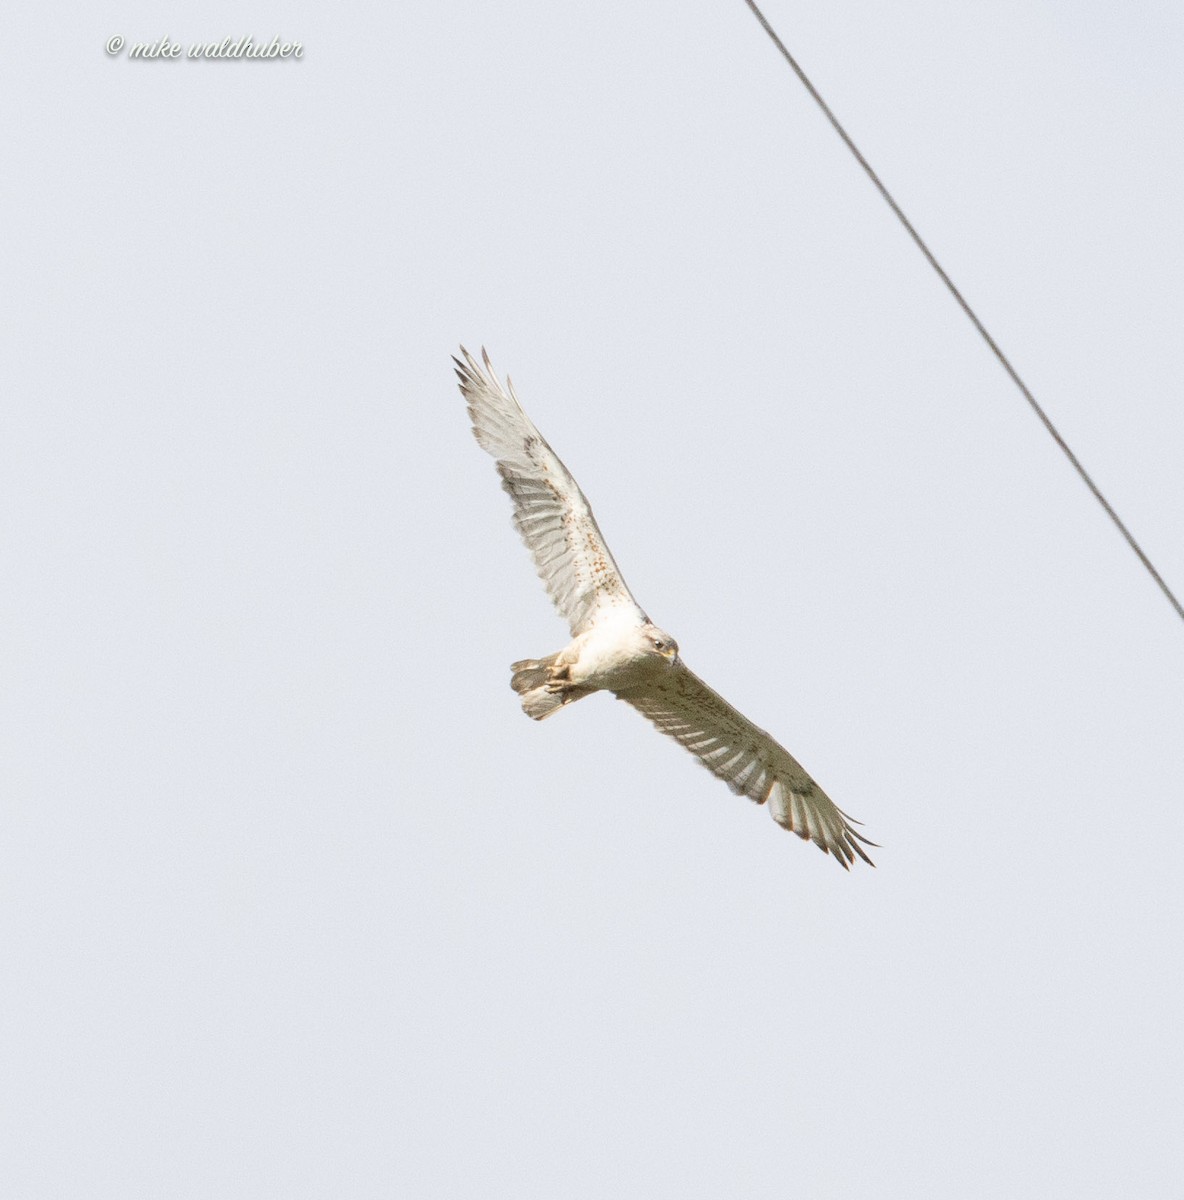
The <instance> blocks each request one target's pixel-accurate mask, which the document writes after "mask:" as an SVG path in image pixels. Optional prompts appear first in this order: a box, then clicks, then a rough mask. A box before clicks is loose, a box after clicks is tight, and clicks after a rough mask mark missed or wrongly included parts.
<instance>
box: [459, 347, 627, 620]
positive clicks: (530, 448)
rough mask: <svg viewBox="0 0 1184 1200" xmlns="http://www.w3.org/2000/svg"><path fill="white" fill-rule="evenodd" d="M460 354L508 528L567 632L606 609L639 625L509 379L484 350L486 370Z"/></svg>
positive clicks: (604, 550) (466, 391)
mask: <svg viewBox="0 0 1184 1200" xmlns="http://www.w3.org/2000/svg"><path fill="white" fill-rule="evenodd" d="M460 352H461V354H462V355H463V356H464V361H463V362H462V361H461V360H460V359H459V358H454V359H453V360H452V361H453V362H455V363H456V373H457V375H458V377H459V378H460V390H461V392H462V394H463V395H464V398H465V400H466V401H467V402H468V405H469V416H470V417H471V418H472V421H473V433H474V434H475V435H476V437H477V441H478V442H479V443H480V444H481V447H482V448H483V449H485V450H487V451H489V453H490V454H492V455H493V457H494V458H496V459H497V469H498V472H499V474H500V475H501V477H502V487H504V488H505V489H506V491H507V492H509V493H510V496H511V498H512V499H513V501H514V524H515V525H516V526H517V527H518V532H519V533H520V534H522V540H523V541H524V542H525V543H526V545H527V547H528V548H529V550H530V552H531V554H532V555H533V556H534V562H535V566H536V567H537V568H538V572H539V576H540V578H541V579H542V581H543V583H544V584H546V587H547V593H548V595H549V596H550V597H551V599H552V600H553V601H554V603H555V607H556V608H557V609H559V611H560V613H561V614H562V615H563V616H564V617H565V618H566V620H567V623H568V624H569V625H570V626H571V631H572V634H573V635H576V634H579V633H582V632H583V631H584V630H585V629H587V628H588V627H589V626H590V625H591V624H592V623H593V621H594V620H595V618H596V615H597V613H598V612H600V611H601V610H603V609H604V608H606V607H629V608H632V609H635V610H636V613H637V618H638V620H639V622H644V621H645V620H646V616H645V614H644V613H643V612H642V611H641V609H640V607H639V606H638V604H637V601H636V600H634V599H633V596H632V595H631V594H630V592H629V589H628V588H627V587H626V586H625V581H624V579H622V578H621V572H620V571H619V570H618V569H617V564H616V563H615V562H614V561H613V556H612V554H610V553H609V549H608V546H606V545H605V543H604V536H603V535H602V534H601V532H600V529H599V528H598V527H597V524H596V518H595V517H593V515H592V509H591V507H590V506H589V504H588V501H587V499H586V498H585V496H584V493H583V492H581V491H580V487H579V484H577V483H576V481H575V480H574V479H573V478H572V476H571V473H570V472H569V471H568V469H567V468H566V467H565V466H564V465H563V463H561V462H560V461H559V456H558V455H557V454H556V453H555V451H554V450H552V449H551V447H550V446H548V445H547V443H546V441H545V440H544V438H543V435H542V434H541V433H539V431H538V430H537V429H536V428H535V427H534V423H533V422H532V421H531V419H530V418H529V417H528V416H527V415H526V413H525V412H523V410H522V405H521V404H519V403H518V398H517V396H515V395H514V386H513V384H511V383H510V380H509V378H508V377H507V379H506V386H505V388H503V387H502V385H501V384H500V383H499V382H498V379H497V376H496V375H495V374H494V373H493V366H492V364H491V363H490V361H489V355H488V354H486V353H485V351H484V350H482V351H481V357H482V359H483V360H484V362H485V370H484V371H483V370H482V369H481V368H480V367H479V366H478V365H477V363H476V362H475V361H474V359H473V356H472V355H471V354H470V353H469V352H468V351H467V350H466V349H465V348H464V347H463V346H462V347H461V351H460Z"/></svg>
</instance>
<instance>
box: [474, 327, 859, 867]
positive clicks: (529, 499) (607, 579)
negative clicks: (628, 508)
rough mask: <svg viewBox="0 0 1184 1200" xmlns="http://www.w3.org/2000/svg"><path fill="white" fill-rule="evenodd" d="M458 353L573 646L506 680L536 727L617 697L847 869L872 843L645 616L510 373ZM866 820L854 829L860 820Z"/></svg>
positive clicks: (477, 415)
mask: <svg viewBox="0 0 1184 1200" xmlns="http://www.w3.org/2000/svg"><path fill="white" fill-rule="evenodd" d="M461 354H462V356H463V359H464V361H463V362H462V361H461V359H459V358H454V359H453V361H454V362H455V363H456V373H457V375H458V376H459V377H460V390H461V393H462V394H463V395H464V398H465V400H466V401H467V402H468V406H469V416H470V417H471V418H472V421H473V433H474V434H475V435H476V437H477V441H478V442H479V443H480V445H481V447H482V448H483V449H484V450H487V451H488V452H489V453H490V454H492V455H493V457H494V458H495V459H497V469H498V472H499V473H500V475H501V477H502V486H503V487H504V488H505V490H506V491H507V492H509V494H510V497H511V499H512V500H513V501H514V524H515V525H516V526H517V527H518V532H519V533H521V534H522V538H523V540H524V541H525V542H526V545H527V547H528V548H529V550H530V552H531V554H532V555H533V556H534V561H535V566H536V567H537V568H538V572H539V575H540V576H541V578H542V580H543V583H544V584H545V585H546V588H547V592H548V594H549V595H550V597H551V599H552V600H553V601H554V603H555V607H556V608H557V609H558V610H559V612H560V613H561V614H562V615H563V616H564V617H565V618H566V619H567V621H568V624H569V625H570V626H571V633H572V642H571V644H570V645H569V646H567V647H565V648H564V649H563V650H560V651H559V652H558V653H556V654H551V655H549V656H548V657H546V658H539V659H534V658H527V659H523V660H522V661H521V662H516V663H514V664H513V665H512V667H511V668H510V669H511V671H512V672H513V674H512V677H511V680H510V683H511V686H512V687H513V688H514V691H516V692H517V693H518V694H519V695H520V696H521V697H522V707H523V708H524V709H525V710H526V713H527V715H528V716H531V717H533V718H534V719H535V720H536V721H541V720H542V719H543V718H544V717H549V716H550V715H551V714H552V713H554V712H557V711H558V710H559V709H560V708H562V707H563V706H564V705H565V704H570V703H571V702H572V701H573V700H579V699H580V697H582V696H587V695H589V694H590V693H592V692H598V691H608V692H612V693H613V694H614V695H615V696H616V697H617V698H618V699H619V700H624V701H625V702H626V703H627V704H631V705H632V706H633V707H634V708H635V709H637V711H638V712H640V713H641V715H642V716H643V717H646V718H648V719H649V720H650V721H652V722H653V723H654V725H656V726H657V728H658V729H659V730H661V732H662V733H665V734H668V735H669V736H670V737H672V738H674V739H675V740H676V741H678V742H681V743H682V745H684V746H685V747H686V748H687V749H688V750H689V751H690V752H691V753H692V754H694V755H695V757H696V758H698V759H699V761H700V762H701V763H702V764H703V765H704V766H705V767H707V769H708V770H709V771H711V772H712V774H714V775H717V776H718V777H719V778H720V779H722V780H723V781H724V783H726V784H727V785H728V787H730V788H731V789H732V791H733V792H736V793H737V794H739V795H744V796H748V797H749V798H750V799H752V800H755V801H756V802H757V803H758V804H764V803H765V802H766V801H767V802H768V805H769V811H770V812H771V813H772V814H773V819H774V820H775V821H776V822H777V823H778V824H779V825H781V826H782V827H783V828H785V829H788V830H790V831H791V832H793V833H796V834H797V835H798V836H799V837H801V838H808V839H809V840H810V841H812V842H813V843H814V844H815V845H816V846H820V847H821V848H822V850H823V851H824V852H826V853H829V854H833V855H834V856H835V858H836V860H837V861H838V862H839V863H840V864H841V865H842V866H843V867H844V868H847V867H849V866H850V864H851V863H853V862H854V861H855V857H856V855H858V856H859V857H860V858H862V859H863V860H864V862H866V863H869V864H870V863H871V859H870V858H868V856H867V854H866V853H865V852H864V850H863V846H864V845H869V846H870V845H873V844H874V843H872V842H869V841H868V840H867V838H865V837H863V836H862V835H861V834H859V833H857V832H856V830H855V829H853V828H852V818H850V817H848V816H847V815H846V814H845V813H843V812H842V811H841V810H840V809H839V808H837V807H836V806H835V804H834V803H833V802H832V801H831V800H830V799H829V798H828V797H827V795H826V793H825V792H824V791H823V790H822V789H821V788H820V787H819V786H818V784H816V783H815V782H814V780H813V779H811V778H810V776H809V775H807V774H806V772H805V771H804V770H802V768H801V766H800V765H799V764H798V761H797V759H795V758H794V757H793V755H791V754H790V753H789V751H788V750H786V749H785V748H784V747H783V746H781V745H780V744H779V743H777V742H775V741H774V740H773V739H772V738H771V737H770V736H769V735H768V734H767V733H766V732H765V731H764V730H763V729H758V728H757V726H755V725H754V724H753V723H752V722H751V721H749V720H748V719H747V718H746V717H744V716H742V715H741V714H740V713H738V712H737V711H736V710H735V709H734V708H733V707H732V706H731V705H730V704H729V703H728V702H727V701H726V700H725V699H724V698H723V697H722V696H720V695H718V694H717V693H716V692H714V691H712V689H711V688H709V687H708V686H707V684H705V683H704V682H703V681H702V680H701V679H700V678H699V677H698V676H697V675H695V674H693V673H692V672H691V671H690V670H688V669H687V667H686V666H685V665H684V664H683V661H682V658H681V657H680V656H679V653H678V643H677V642H676V641H675V640H674V638H672V637H671V636H670V634H668V633H664V632H663V631H662V630H661V629H659V628H658V627H657V626H656V625H655V624H654V623H653V622H652V621H651V620H650V619H649V617H647V616H646V615H645V613H644V612H643V611H642V610H641V608H640V606H639V605H638V603H637V601H636V600H634V599H633V596H632V595H631V594H630V592H629V589H628V588H627V587H626V586H625V581H624V579H622V578H621V572H620V571H619V570H618V569H617V564H616V563H615V562H614V561H613V556H612V554H611V553H610V551H609V548H608V546H607V545H606V544H605V541H604V538H603V536H602V535H601V532H600V529H599V527H598V526H597V524H596V519H595V518H594V517H593V516H592V509H591V508H590V507H589V505H588V501H587V500H586V499H585V497H584V493H583V492H581V491H580V488H579V485H578V484H577V483H576V481H575V480H574V479H573V478H572V477H571V474H570V473H569V472H568V470H567V468H566V467H565V466H564V465H563V463H561V462H560V461H559V457H558V455H557V454H556V453H555V451H554V450H552V449H551V447H550V446H548V445H547V443H546V441H545V440H544V439H543V436H542V434H541V433H539V431H538V430H537V429H536V428H535V427H534V424H533V422H532V421H531V419H530V418H529V417H528V416H527V415H526V413H525V412H524V411H523V409H522V406H521V405H520V404H519V403H518V398H517V396H515V395H514V386H513V384H512V383H511V382H510V380H509V377H508V376H507V378H506V386H505V387H504V388H503V387H502V385H501V383H499V382H498V379H497V376H496V375H495V374H494V372H493V367H492V364H491V363H490V361H489V355H488V354H486V353H485V352H484V351H482V357H483V359H484V362H485V369H484V370H482V368H481V367H480V366H479V365H478V364H477V363H476V362H475V361H474V359H473V357H472V355H470V354H469V352H468V351H467V350H465V349H464V347H463V346H462V347H461ZM856 824H858V822H856Z"/></svg>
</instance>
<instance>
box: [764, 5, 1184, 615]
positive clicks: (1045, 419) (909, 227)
mask: <svg viewBox="0 0 1184 1200" xmlns="http://www.w3.org/2000/svg"><path fill="white" fill-rule="evenodd" d="M744 3H745V4H747V5H748V7H749V8H750V9H751V10H752V14H753V16H754V17H756V19H757V20H758V21H759V22H760V23H761V27H762V28H763V29H764V31H765V32H766V33H767V34H768V35H769V37H770V38H771V39H772V42H773V45H775V46H776V47H777V49H778V50H780V51H781V56H782V57H783V58H784V59H785V61H786V62H787V63H789V65H790V67H791V69H792V70H793V73H794V74H795V75H796V76H797V77H798V79H799V80H801V83H802V86H803V87H804V88H805V89H806V91H808V92H809V93H810V96H811V97H812V98H813V100H814V103H815V104H817V105H818V107H819V108H820V109H821V110H822V113H823V116H825V117H826V119H827V120H828V121H829V122H830V123H831V126H832V128H833V129H834V131H835V133H837V134H838V135H839V137H840V138H842V139H843V144H844V145H845V146H846V147H847V149H848V150H850V151H851V153H852V154H853V155H854V156H855V161H856V162H857V163H859V165H860V166H861V167H862V168H863V169H864V171H865V172H866V174H867V177H868V178H869V179H870V180H871V181H872V183H873V184H875V187H876V191H878V192H879V193H880V195H881V196H883V198H884V202H885V203H886V204H887V205H888V207H889V208H890V209H892V211H893V212H894V213H895V214H896V217H897V220H899V221H900V223H901V224H902V225H903V226H904V228H905V232H907V233H908V235H909V237H911V238H912V239H913V241H914V242H915V243H916V245H917V249H918V250H920V251H921V253H922V254H923V255H925V258H926V260H927V261H928V263H929V265H930V266H931V267H932V268H933V269H934V270H935V271H936V272H937V275H938V278H940V279H941V281H942V283H944V284H945V285H946V287H947V288H948V289H949V292H950V295H951V296H953V297H954V299H955V300H956V301H957V302H958V307H959V308H961V309H962V311H963V312H964V313H965V314H966V316H967V317H968V318H969V319H970V323H971V324H972V325H973V326H974V327H975V329H977V330H978V332H979V333H980V334H981V335H982V339H983V341H984V342H986V343H987V345H988V346H989V347H990V348H991V353H992V354H994V356H995V357H996V358H997V359H998V360H999V362H1000V365H1001V366H1002V367H1003V369H1004V370H1005V371H1006V372H1007V374H1008V375H1009V376H1010V377H1011V381H1012V383H1014V384H1015V386H1016V387H1017V388H1019V390H1020V394H1021V395H1022V396H1023V397H1024V399H1025V400H1027V402H1028V404H1029V405H1030V406H1031V408H1032V411H1033V412H1034V413H1035V414H1036V415H1037V417H1039V418H1040V423H1041V424H1042V425H1043V426H1044V428H1045V429H1047V430H1048V432H1049V435H1050V436H1051V437H1052V440H1053V441H1054V442H1056V444H1057V445H1058V446H1060V448H1061V450H1062V451H1063V452H1064V455H1065V457H1066V458H1067V459H1068V460H1069V462H1070V463H1071V464H1072V466H1073V469H1074V470H1075V471H1076V472H1077V474H1078V475H1080V476H1081V478H1082V480H1083V481H1084V483H1085V486H1086V487H1087V488H1089V490H1090V491H1091V492H1093V494H1094V499H1096V500H1097V502H1098V503H1099V504H1100V505H1101V506H1102V508H1104V509H1105V510H1106V515H1107V516H1109V518H1110V520H1111V521H1113V522H1114V524H1115V525H1116V526H1117V528H1118V532H1119V533H1121V534H1122V536H1123V537H1124V538H1126V541H1127V544H1128V545H1129V546H1130V548H1131V549H1132V550H1133V551H1134V552H1135V554H1136V555H1138V558H1139V561H1140V562H1141V563H1142V564H1143V566H1144V567H1146V568H1147V573H1148V574H1149V575H1150V576H1151V578H1152V579H1154V580H1155V582H1156V583H1157V584H1158V585H1159V588H1160V591H1162V592H1163V594H1164V595H1165V596H1166V597H1167V598H1168V603H1169V604H1171V606H1172V607H1173V608H1174V609H1175V610H1176V614H1177V616H1179V617H1180V619H1181V620H1184V607H1182V606H1181V604H1180V601H1179V600H1177V599H1176V597H1175V595H1174V594H1173V592H1172V589H1171V588H1170V587H1168V585H1167V583H1166V581H1165V580H1164V578H1163V576H1162V575H1160V573H1159V572H1158V571H1157V570H1156V569H1155V566H1154V564H1153V563H1152V562H1151V559H1149V558H1148V557H1147V555H1146V554H1145V553H1144V552H1143V548H1142V547H1141V546H1140V545H1139V543H1138V542H1136V541H1135V538H1134V535H1133V534H1132V533H1131V531H1130V530H1129V529H1128V528H1127V527H1126V525H1125V524H1124V522H1123V521H1122V518H1121V517H1119V515H1118V513H1116V512H1115V511H1114V506H1113V505H1112V504H1111V503H1110V501H1109V500H1107V499H1106V497H1105V496H1103V495H1102V491H1101V489H1100V488H1099V487H1098V485H1097V484H1096V483H1094V481H1093V480H1092V479H1091V478H1090V475H1089V472H1088V471H1087V470H1086V469H1085V467H1083V466H1082V465H1081V460H1080V459H1079V458H1078V457H1077V455H1076V454H1074V453H1073V451H1072V450H1070V449H1069V444H1068V443H1067V442H1066V441H1065V439H1064V438H1063V437H1062V436H1061V434H1060V433H1059V431H1058V430H1057V427H1056V426H1055V425H1054V424H1053V423H1052V421H1051V420H1050V419H1049V416H1048V414H1047V413H1046V412H1045V411H1044V409H1043V408H1041V407H1040V405H1039V404H1038V403H1037V401H1036V397H1035V396H1033V395H1032V393H1031V391H1030V390H1029V388H1028V385H1027V384H1026V383H1024V381H1023V380H1022V379H1021V378H1020V376H1019V373H1018V372H1017V371H1016V369H1015V367H1013V366H1012V365H1011V363H1010V361H1009V360H1008V358H1007V355H1006V354H1004V353H1003V351H1002V350H1001V349H1000V348H999V344H998V343H997V342H996V341H995V339H994V338H993V337H992V336H991V335H990V334H989V333H988V332H987V328H986V326H985V325H984V324H983V323H982V321H980V320H979V319H978V315H977V314H976V313H975V311H974V309H973V308H971V307H970V305H969V304H968V303H967V302H966V298H965V297H964V296H963V295H962V293H961V292H960V291H959V290H958V289H957V287H955V285H954V281H953V280H952V279H951V278H950V277H949V275H947V274H946V272H945V269H944V268H943V267H942V265H941V263H939V262H938V261H937V259H936V258H935V257H934V255H933V251H932V250H930V249H929V247H928V246H927V245H926V244H925V241H924V239H923V238H922V237H921V235H920V234H919V233H918V232H917V231H916V229H915V228H914V227H913V223H912V222H911V221H910V220H909V219H908V217H906V216H905V215H904V210H903V209H902V208H901V207H900V205H899V204H897V203H896V200H895V199H894V198H893V196H892V193H891V192H890V191H889V190H888V189H887V188H886V187H885V186H884V183H883V180H881V179H880V177H879V175H877V174H876V172H875V171H874V170H873V169H872V165H871V163H869V162H868V161H867V159H866V158H864V157H863V155H862V154H861V153H860V151H859V147H858V146H856V144H855V143H854V142H853V141H852V140H851V136H850V134H848V133H847V131H846V130H845V129H844V128H843V126H842V125H841V124H840V123H839V119H838V117H836V116H835V114H834V113H833V112H831V109H830V105H829V104H827V102H826V101H825V100H823V98H822V96H821V94H820V93H819V91H818V89H817V88H816V87H815V86H814V85H813V84H812V83H811V82H810V80H809V78H808V77H807V75H806V72H805V71H803V70H802V68H801V67H800V66H799V65H798V61H797V59H796V58H794V56H793V55H792V54H790V52H789V50H788V49H786V46H785V43H784V42H783V41H782V40H781V39H780V38H779V37H778V36H777V33H776V31H775V30H774V29H773V26H772V25H770V24H769V22H768V19H767V18H766V17H765V14H764V13H763V12H761V10H760V9H759V8H758V7H757V6H756V4H755V3H754V2H753V0H744Z"/></svg>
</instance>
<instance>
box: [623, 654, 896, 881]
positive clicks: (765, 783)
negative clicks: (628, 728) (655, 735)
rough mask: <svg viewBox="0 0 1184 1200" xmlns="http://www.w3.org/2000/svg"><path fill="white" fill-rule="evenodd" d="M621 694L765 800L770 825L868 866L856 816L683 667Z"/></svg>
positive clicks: (844, 860) (844, 861) (725, 776)
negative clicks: (851, 816) (849, 815)
mask: <svg viewBox="0 0 1184 1200" xmlns="http://www.w3.org/2000/svg"><path fill="white" fill-rule="evenodd" d="M617 695H618V698H619V699H621V700H624V701H626V702H627V703H629V704H632V705H633V707H634V708H636V709H637V711H638V712H640V713H641V715H642V716H644V717H647V718H648V719H649V720H650V721H652V722H653V723H654V725H655V726H657V728H658V729H659V730H661V732H662V733H665V734H668V735H669V736H670V737H672V738H674V739H675V740H676V741H678V742H681V743H682V745H684V746H685V747H686V748H687V749H688V750H689V751H690V752H691V753H692V754H694V755H695V757H696V758H698V759H699V761H700V762H701V763H702V764H703V765H704V766H705V767H706V768H707V769H708V770H709V771H711V773H712V774H713V775H716V776H718V777H719V778H720V779H722V780H723V781H724V783H726V784H727V785H728V787H730V788H731V789H732V791H733V792H735V793H737V795H741V796H748V797H749V798H750V799H752V800H755V801H756V802H757V803H758V804H764V803H765V802H766V801H767V802H768V805H769V811H770V813H772V815H773V819H774V820H775V821H776V822H777V823H778V824H779V825H781V826H783V827H784V828H785V829H789V830H791V831H792V832H793V833H796V834H797V835H798V837H800V838H808V839H809V840H810V841H812V842H813V843H814V844H815V845H816V846H821V847H822V849H823V850H824V851H826V852H827V853H830V854H833V855H834V856H835V858H836V859H837V860H838V861H839V863H840V864H841V865H842V866H843V867H849V866H850V864H851V863H853V862H854V861H855V856H856V855H858V856H859V857H860V858H862V859H863V861H864V862H866V863H871V861H872V860H871V859H870V858H868V856H867V854H865V853H864V851H863V846H861V844H860V843H863V845H867V846H871V845H874V844H875V843H874V842H869V841H868V840H867V838H865V837H863V836H862V835H861V834H859V833H857V832H856V831H855V830H854V829H853V828H852V827H851V821H852V818H850V817H848V816H847V815H846V814H845V813H844V812H842V811H841V810H840V809H839V808H838V807H836V805H835V804H834V802H833V801H832V800H831V799H830V798H829V797H828V796H827V795H826V793H825V792H824V791H823V790H822V789H821V788H820V787H819V786H818V784H816V783H815V782H814V780H813V779H811V778H810V776H809V775H807V774H806V772H805V771H804V770H803V769H802V767H801V765H800V764H799V763H798V761H797V759H795V758H794V757H793V755H792V754H790V753H789V751H788V750H786V749H785V748H784V747H783V746H781V745H779V744H778V743H777V742H775V741H774V740H773V739H772V738H771V737H770V736H769V735H768V734H767V733H766V732H765V731H764V730H763V729H759V728H758V727H757V726H756V725H754V724H753V723H752V722H751V721H750V720H748V718H747V717H745V716H742V715H741V714H740V713H739V712H737V711H736V710H735V709H734V708H733V707H732V706H731V705H730V704H729V703H728V702H727V701H726V700H725V699H724V698H723V697H722V696H720V695H719V694H718V693H717V692H714V691H712V689H711V688H709V687H708V686H707V684H705V683H704V682H703V680H701V679H700V678H699V677H698V676H697V675H695V674H694V673H693V672H691V671H689V670H687V668H686V667H685V666H683V665H682V664H681V662H680V663H679V664H678V665H676V666H675V667H674V668H673V669H672V670H671V671H669V672H668V673H667V674H665V675H664V676H661V677H659V678H657V679H656V680H655V681H654V682H652V683H650V684H647V685H646V686H645V687H644V688H639V689H634V690H629V691H621V692H618V693H617ZM856 824H858V822H856Z"/></svg>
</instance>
